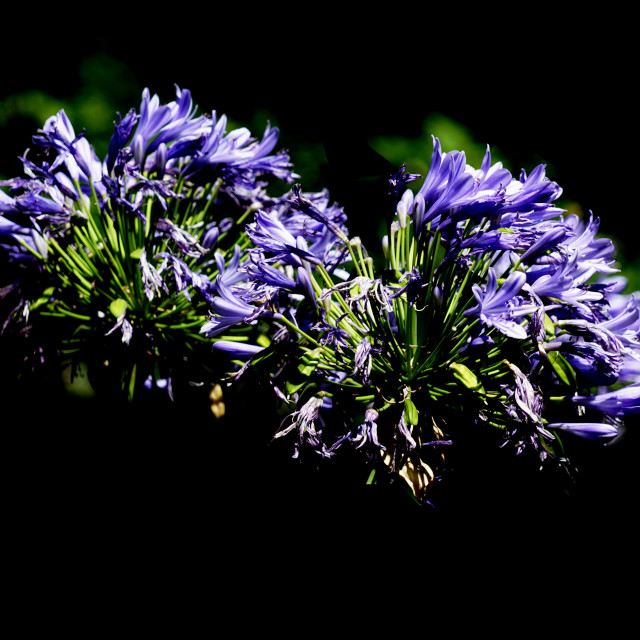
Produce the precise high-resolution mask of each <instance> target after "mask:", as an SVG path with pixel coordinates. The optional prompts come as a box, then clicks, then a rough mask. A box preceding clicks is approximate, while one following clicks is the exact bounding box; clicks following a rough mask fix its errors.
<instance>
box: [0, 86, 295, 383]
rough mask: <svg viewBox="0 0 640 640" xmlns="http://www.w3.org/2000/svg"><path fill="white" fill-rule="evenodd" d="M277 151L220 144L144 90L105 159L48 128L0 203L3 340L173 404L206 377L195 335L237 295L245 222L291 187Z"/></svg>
mask: <svg viewBox="0 0 640 640" xmlns="http://www.w3.org/2000/svg"><path fill="white" fill-rule="evenodd" d="M277 141H278V129H277V128H275V127H271V126H270V125H268V124H267V126H266V129H265V132H264V136H263V138H262V140H260V139H257V138H254V137H252V136H251V134H250V132H249V130H248V129H247V128H245V127H240V128H238V129H232V130H228V129H227V118H226V116H221V117H217V116H216V115H215V113H214V114H213V115H207V114H199V113H198V110H197V107H196V106H195V104H194V103H193V100H192V96H191V93H190V92H189V91H188V90H184V89H181V88H179V87H176V95H175V99H174V100H170V101H168V102H163V101H162V100H161V99H160V98H159V96H157V95H153V94H152V93H151V92H150V91H149V90H148V89H145V90H144V91H143V93H142V99H141V102H140V105H139V107H138V108H132V109H130V110H129V111H128V112H127V113H126V115H125V116H124V117H121V116H120V115H118V118H117V120H116V122H115V124H114V131H113V135H112V137H111V141H110V144H109V148H108V152H107V154H106V157H104V158H99V157H98V155H97V154H96V152H95V150H94V147H93V146H92V145H91V143H90V141H89V139H88V137H87V136H86V135H85V132H84V131H80V130H79V129H77V128H74V125H73V124H72V122H71V120H70V119H69V117H68V116H67V114H66V113H65V112H64V111H60V112H58V113H57V114H54V115H52V116H51V117H50V118H48V119H47V120H46V122H45V123H44V125H43V127H42V129H41V130H39V131H38V132H37V133H36V134H35V135H34V136H33V140H32V142H33V146H32V148H31V149H29V150H27V152H26V153H25V154H24V156H23V158H22V162H23V166H24V176H21V177H16V178H13V179H10V180H7V181H5V182H4V183H3V185H2V186H3V187H4V189H2V190H0V249H1V250H2V252H3V255H4V256H5V261H6V262H7V263H8V264H9V265H10V266H11V269H10V272H11V276H10V277H12V278H14V279H13V280H11V281H10V282H3V283H2V284H3V285H6V286H4V287H3V289H2V293H3V295H4V298H5V302H6V307H7V312H6V316H5V317H3V326H4V331H5V333H7V334H8V332H9V331H15V332H16V333H17V334H24V333H25V332H26V333H29V334H31V335H34V336H35V335H36V333H37V335H38V336H40V337H42V336H45V335H46V336H49V337H50V339H49V340H48V343H49V347H50V352H49V356H50V357H53V354H55V359H60V360H64V361H66V359H67V358H72V359H77V360H82V361H91V362H96V363H99V367H102V368H104V364H103V363H105V362H109V370H113V372H114V376H116V377H118V378H119V379H120V387H121V388H122V390H123V392H124V393H126V394H128V395H130V394H131V393H132V392H133V391H134V390H135V389H138V388H140V389H142V388H143V387H148V386H149V385H148V384H146V381H147V380H148V379H149V376H151V377H152V379H158V380H168V379H172V378H173V383H172V384H167V385H163V387H164V388H166V389H173V390H175V389H176V388H177V385H176V379H177V378H181V379H182V380H183V381H184V382H186V381H188V380H191V381H201V380H202V379H203V377H205V376H209V375H213V374H212V370H213V369H215V368H216V365H214V364H211V362H210V361H211V360H212V353H211V348H210V344H209V341H208V340H206V337H205V336H204V335H203V334H202V333H201V332H200V328H201V326H202V324H203V323H204V322H205V321H206V318H207V314H208V311H209V300H210V299H211V298H212V296H213V295H214V294H216V293H218V294H220V293H221V292H224V291H225V288H224V284H220V283H224V282H227V283H229V282H230V281H231V283H233V282H235V280H233V279H232V277H231V276H232V274H233V273H237V269H238V266H239V262H240V251H239V243H240V244H242V243H245V244H246V242H247V240H246V234H245V229H244V221H245V220H246V219H247V218H248V216H250V215H251V214H252V213H253V212H254V210H258V209H260V208H261V207H263V206H265V203H274V202H277V201H278V200H279V198H281V197H282V191H285V190H287V189H289V188H290V187H289V186H288V185H290V184H291V183H292V182H293V180H294V179H295V177H296V174H295V173H294V172H293V169H292V165H291V162H290V159H289V156H288V154H287V153H286V152H285V151H280V152H276V151H275V148H276V145H277ZM18 265H19V268H18ZM14 276H15V277H14ZM241 277H242V278H244V277H245V274H242V276H241ZM218 284H220V286H218ZM220 308H221V309H222V307H220ZM27 316H28V319H29V324H28V325H27V324H26V318H27ZM242 318H243V319H244V318H246V314H245V315H243V316H242ZM34 340H36V341H37V338H34ZM151 386H154V385H151Z"/></svg>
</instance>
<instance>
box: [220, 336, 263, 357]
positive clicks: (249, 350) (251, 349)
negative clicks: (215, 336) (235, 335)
mask: <svg viewBox="0 0 640 640" xmlns="http://www.w3.org/2000/svg"><path fill="white" fill-rule="evenodd" d="M213 348H214V349H218V351H224V352H225V353H227V354H228V355H229V356H231V357H232V358H235V359H237V360H247V359H249V358H252V357H253V356H255V355H256V354H257V353H260V352H261V351H263V350H264V347H260V346H258V345H253V344H248V343H246V342H238V341H236V340H215V341H214V342H213Z"/></svg>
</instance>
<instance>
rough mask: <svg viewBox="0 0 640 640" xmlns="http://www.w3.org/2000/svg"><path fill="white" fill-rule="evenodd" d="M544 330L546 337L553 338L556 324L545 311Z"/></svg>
mask: <svg viewBox="0 0 640 640" xmlns="http://www.w3.org/2000/svg"><path fill="white" fill-rule="evenodd" d="M544 330H545V331H546V332H547V337H548V338H553V336H555V335H556V325H555V324H554V323H553V320H552V319H551V318H550V317H549V316H548V315H547V314H546V313H545V314H544Z"/></svg>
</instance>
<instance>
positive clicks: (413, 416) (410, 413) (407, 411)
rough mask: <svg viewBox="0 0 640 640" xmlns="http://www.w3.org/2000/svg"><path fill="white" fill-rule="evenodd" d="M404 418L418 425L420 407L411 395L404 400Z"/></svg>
mask: <svg viewBox="0 0 640 640" xmlns="http://www.w3.org/2000/svg"><path fill="white" fill-rule="evenodd" d="M404 419H405V420H406V422H407V424H410V425H412V426H416V425H417V424H418V409H417V408H416V405H415V404H413V400H412V399H411V398H409V397H407V398H406V400H405V401H404Z"/></svg>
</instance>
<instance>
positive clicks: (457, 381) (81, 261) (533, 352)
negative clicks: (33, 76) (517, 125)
mask: <svg viewBox="0 0 640 640" xmlns="http://www.w3.org/2000/svg"><path fill="white" fill-rule="evenodd" d="M227 125H228V122H227V119H226V117H225V116H222V117H219V118H218V117H217V115H216V114H215V113H213V114H210V115H205V114H203V115H198V113H197V108H196V107H195V106H194V104H193V102H192V98H191V94H190V93H189V92H188V91H185V90H181V89H179V88H178V89H177V90H176V98H175V100H173V101H171V102H169V103H167V104H162V103H161V102H160V99H159V98H158V96H152V95H151V94H150V92H149V91H148V90H145V91H144V92H143V95H142V101H141V104H140V107H139V109H137V110H136V109H131V110H130V111H129V112H128V113H127V114H125V116H124V117H122V116H120V115H118V118H117V121H116V122H115V125H114V133H113V136H112V138H111V141H110V144H109V148H108V151H107V153H106V155H105V157H104V158H99V157H98V156H97V154H96V152H95V150H94V147H92V146H91V145H90V143H89V141H88V140H87V138H86V137H85V135H84V133H77V132H76V131H75V130H74V127H73V125H72V123H71V122H70V120H69V118H68V117H67V115H66V114H65V113H64V111H60V112H59V113H58V114H56V115H54V116H52V117H51V118H49V119H48V120H47V121H46V122H45V123H44V126H43V128H42V129H41V130H40V131H39V132H38V133H37V135H35V136H34V137H33V147H32V148H31V149H30V150H29V151H28V152H27V153H25V154H24V157H22V158H21V161H22V163H23V166H24V175H23V176H22V177H16V178H13V179H10V180H6V181H4V182H2V184H1V185H0V186H2V187H4V189H0V254H1V255H2V258H3V261H4V267H5V269H4V273H3V276H2V277H3V281H2V282H1V283H0V302H1V303H2V305H1V309H2V312H3V313H2V317H1V318H0V322H1V324H0V336H2V337H3V338H4V337H8V339H11V338H12V337H14V336H15V337H17V338H19V339H20V341H21V342H20V344H21V345H22V346H24V348H25V356H26V359H27V362H28V363H29V365H30V366H31V367H32V368H38V367H40V366H43V364H44V363H48V362H50V361H53V362H55V363H56V364H60V363H62V364H65V365H66V364H67V363H69V362H71V363H85V364H86V365H87V366H88V367H89V373H90V375H92V376H93V377H92V382H93V383H94V384H95V385H98V386H100V384H101V382H102V383H103V384H104V383H108V382H112V383H113V384H114V385H115V387H110V388H112V389H114V390H115V391H116V393H118V394H124V395H125V396H126V397H129V398H130V397H132V396H133V395H136V394H137V393H138V390H141V389H144V388H145V387H147V388H148V387H162V388H168V389H169V392H170V395H171V396H172V397H173V393H172V391H174V390H175V388H176V384H177V383H178V381H179V382H180V383H181V384H183V383H186V384H192V383H202V382H204V381H205V380H208V381H209V382H211V383H212V384H213V383H214V382H215V381H218V380H222V378H223V377H224V376H225V375H226V374H228V381H229V382H230V386H231V387H233V382H234V381H236V380H239V379H240V378H241V377H242V376H243V375H244V374H245V373H246V372H247V371H248V370H251V371H253V372H254V373H255V374H256V375H258V376H259V377H260V379H261V380H263V381H265V382H266V384H267V385H268V386H269V387H270V388H272V389H273V391H274V392H275V395H274V397H275V398H276V399H277V402H278V403H279V405H280V406H279V407H278V408H277V411H278V413H279V416H278V417H279V418H282V420H281V422H280V424H279V427H278V429H277V431H276V433H275V438H276V439H278V440H279V441H280V442H286V441H287V440H290V441H291V449H292V455H293V456H294V457H296V458H299V459H300V460H308V459H309V458H311V459H312V460H313V459H315V460H326V459H335V458H336V457H338V456H339V457H340V459H347V460H354V459H355V460H357V461H358V464H360V463H361V462H362V463H363V464H364V465H365V467H366V468H367V473H368V474H369V476H368V477H369V478H370V481H374V480H375V479H377V478H379V477H381V476H382V477H386V478H392V479H402V481H403V482H405V483H406V485H407V487H408V488H409V489H410V490H411V491H412V493H413V494H414V496H415V497H416V499H417V500H419V501H421V502H422V501H428V500H429V499H430V496H431V489H432V487H433V485H434V484H435V483H436V481H437V480H439V479H440V478H442V477H443V476H444V474H445V473H446V472H447V469H448V467H449V460H450V457H451V456H452V455H453V452H454V451H455V449H456V447H455V445H456V443H458V442H461V441H464V440H465V438H466V437H467V435H468V434H469V432H470V431H472V432H473V434H474V437H477V435H476V434H479V433H482V434H484V433H486V434H487V440H490V441H491V442H493V441H494V440H496V439H497V440H498V441H499V442H500V444H501V446H507V447H512V448H513V450H514V451H515V453H516V454H517V455H520V456H522V455H526V456H528V457H530V458H531V459H534V460H535V462H536V465H543V464H544V465H549V464H551V465H558V466H560V467H568V466H569V459H568V457H567V454H566V452H565V446H564V442H563V441H564V440H565V439H571V438H573V437H575V436H577V437H583V438H588V439H595V440H601V441H604V442H605V443H606V442H609V441H610V440H612V439H614V438H616V436H617V435H618V433H619V432H620V429H621V428H622V426H623V420H624V418H625V416H627V415H631V414H637V413H640V378H639V373H640V366H639V364H640V339H639V337H638V336H639V332H640V307H639V302H638V298H637V297H636V296H635V295H628V294H626V293H624V291H625V287H626V285H625V281H624V278H622V277H621V276H620V275H619V274H618V269H617V266H616V261H615V248H614V245H613V244H612V242H611V241H610V240H609V239H607V238H603V237H600V236H598V220H597V219H595V218H594V217H593V216H592V215H589V216H588V217H587V218H585V217H582V216H578V215H576V214H569V213H568V212H567V211H566V210H564V209H563V208H561V207H559V206H558V201H559V197H560V195H561V189H560V187H559V186H558V185H557V184H556V183H555V182H553V181H552V180H550V179H549V178H548V177H547V175H546V173H545V167H544V166H538V167H536V168H535V169H534V170H533V171H532V172H531V173H529V174H527V173H525V172H524V171H523V172H522V173H521V174H520V175H519V176H518V177H514V175H512V173H511V172H510V171H509V170H507V169H506V168H505V167H503V165H502V164H501V163H500V162H497V163H493V161H492V158H491V153H490V151H489V149H487V152H486V155H485V157H484V159H483V161H482V164H481V166H480V168H478V169H476V168H473V167H471V166H470V165H469V164H468V163H467V161H466V156H465V154H464V152H461V151H451V152H445V151H443V149H442V148H441V145H440V142H439V140H438V139H437V138H433V151H432V155H431V164H430V167H429V170H428V172H427V175H426V176H425V177H424V179H423V180H422V183H420V182H419V179H420V178H421V176H418V175H415V174H410V173H408V172H407V171H406V167H404V166H403V167H402V168H401V169H400V170H399V171H398V172H397V173H395V174H394V175H392V176H390V177H389V187H388V194H387V196H388V200H389V199H390V200H391V202H392V203H393V207H394V209H393V211H394V215H393V219H391V220H388V221H386V222H387V223H388V233H387V234H386V235H385V236H384V238H383V239H382V246H381V247H380V248H379V249H380V250H379V252H377V253H372V252H369V251H367V248H366V247H364V246H363V243H362V242H361V240H360V238H359V237H358V236H357V235H352V234H351V233H350V231H349V229H348V226H347V224H348V222H349V227H351V226H352V223H351V221H348V220H347V215H346V213H345V211H344V209H343V207H341V206H340V205H339V204H337V203H335V202H333V201H332V199H331V197H330V195H329V193H328V192H327V191H326V190H321V191H318V192H305V191H303V190H302V187H301V185H300V184H299V183H297V180H298V178H299V177H300V176H297V175H296V174H295V173H294V172H293V169H292V164H291V161H290V158H289V155H288V153H286V152H284V151H280V152H274V149H275V146H276V143H277V140H278V133H279V132H278V130H277V129H276V128H271V127H270V126H267V127H266V130H265V131H264V135H263V136H262V138H261V139H258V138H254V137H252V136H251V134H250V132H249V131H248V130H247V129H245V128H239V129H235V130H231V131H227ZM274 183H275V184H280V185H281V188H282V191H281V192H280V193H279V194H277V195H274V194H272V193H270V191H271V190H272V187H273V186H274ZM388 200H387V201H386V202H385V205H386V204H387V202H388ZM381 209H382V207H381ZM368 214H369V215H371V212H368ZM232 363H233V366H232ZM212 402H213V404H214V405H215V411H214V413H216V412H218V411H220V410H221V409H220V404H221V399H220V395H219V389H218V390H216V392H215V394H214V395H213V396H212ZM565 434H568V435H566V436H565Z"/></svg>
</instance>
